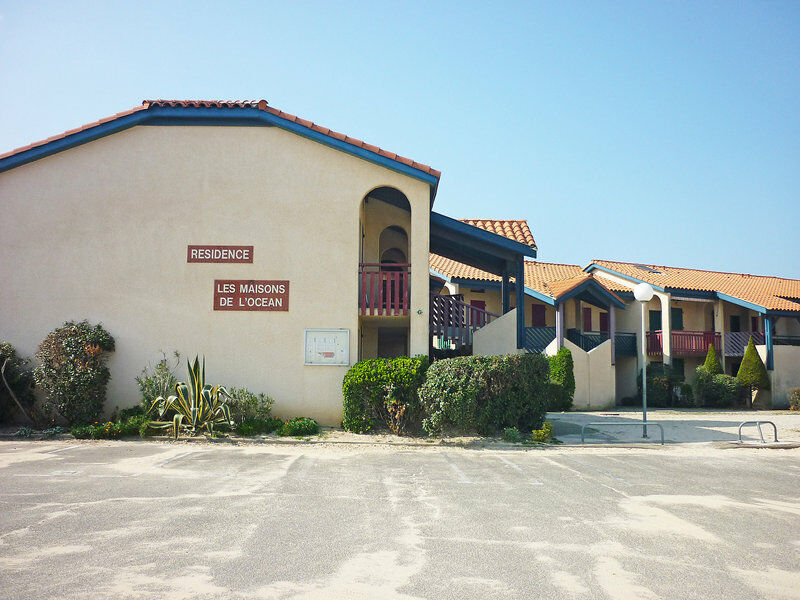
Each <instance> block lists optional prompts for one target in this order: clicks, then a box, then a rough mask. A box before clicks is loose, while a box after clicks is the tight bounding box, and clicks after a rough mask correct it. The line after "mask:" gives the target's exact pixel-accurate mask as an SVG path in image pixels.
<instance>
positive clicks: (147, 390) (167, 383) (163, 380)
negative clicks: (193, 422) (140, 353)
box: [136, 350, 181, 411]
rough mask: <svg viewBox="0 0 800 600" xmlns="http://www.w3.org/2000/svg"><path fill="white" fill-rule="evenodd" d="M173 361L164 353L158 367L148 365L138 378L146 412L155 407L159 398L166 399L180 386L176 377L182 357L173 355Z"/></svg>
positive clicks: (177, 354) (137, 381)
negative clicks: (176, 370) (154, 403)
mask: <svg viewBox="0 0 800 600" xmlns="http://www.w3.org/2000/svg"><path fill="white" fill-rule="evenodd" d="M172 358H173V359H174V363H173V361H172V360H170V359H167V355H166V354H165V353H164V352H163V351H162V352H161V360H159V361H158V362H157V363H156V366H155V367H153V366H152V365H149V364H148V365H147V366H146V367H145V368H144V369H142V372H141V374H140V375H139V376H138V377H137V378H136V384H137V385H138V386H139V392H140V393H141V395H142V406H144V407H145V411H147V410H149V409H150V407H151V406H153V402H155V401H156V398H158V397H159V396H161V397H163V398H166V397H167V396H169V395H170V394H172V393H173V392H174V391H175V386H176V385H178V379H177V378H176V377H175V369H177V368H178V365H179V364H180V361H181V355H180V354H179V353H178V352H177V350H176V351H175V352H173V353H172Z"/></svg>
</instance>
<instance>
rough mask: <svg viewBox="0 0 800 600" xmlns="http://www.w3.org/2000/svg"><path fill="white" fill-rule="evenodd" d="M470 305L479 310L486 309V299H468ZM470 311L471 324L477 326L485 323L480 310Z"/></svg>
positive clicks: (483, 315) (484, 317)
mask: <svg viewBox="0 0 800 600" xmlns="http://www.w3.org/2000/svg"><path fill="white" fill-rule="evenodd" d="M469 304H470V306H474V307H475V308H480V309H481V310H486V300H470V301H469ZM470 312H472V315H471V317H472V318H471V319H470V321H471V322H472V324H473V325H477V326H478V327H483V326H484V325H486V315H485V314H484V313H482V312H479V311H477V310H473V311H470Z"/></svg>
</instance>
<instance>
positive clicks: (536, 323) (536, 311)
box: [531, 304, 546, 327]
mask: <svg viewBox="0 0 800 600" xmlns="http://www.w3.org/2000/svg"><path fill="white" fill-rule="evenodd" d="M545 323H546V320H545V307H544V304H532V305H531V327H544V326H545Z"/></svg>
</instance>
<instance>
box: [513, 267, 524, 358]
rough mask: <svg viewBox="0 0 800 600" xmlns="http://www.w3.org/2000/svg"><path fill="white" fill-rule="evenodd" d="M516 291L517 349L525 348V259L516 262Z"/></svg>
mask: <svg viewBox="0 0 800 600" xmlns="http://www.w3.org/2000/svg"><path fill="white" fill-rule="evenodd" d="M514 278H515V279H516V291H517V348H518V349H519V348H523V347H524V346H525V258H524V257H522V256H520V257H519V260H518V261H517V268H516V274H515V275H514Z"/></svg>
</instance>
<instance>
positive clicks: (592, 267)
mask: <svg viewBox="0 0 800 600" xmlns="http://www.w3.org/2000/svg"><path fill="white" fill-rule="evenodd" d="M583 270H584V272H586V273H591V272H592V271H602V272H603V273H608V274H609V275H615V276H617V277H619V278H620V279H624V280H625V281H630V282H631V283H648V284H650V285H651V286H652V287H653V289H654V290H656V291H657V292H663V291H664V288H662V287H660V286H657V285H655V284H652V283H650V282H649V281H645V280H644V279H638V278H636V277H631V276H630V275H625V274H624V273H620V272H619V271H615V270H613V269H609V268H608V267H604V266H602V265H598V264H595V263H592V264H590V265H589V266H587V267H585V268H584V269H583Z"/></svg>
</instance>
